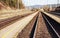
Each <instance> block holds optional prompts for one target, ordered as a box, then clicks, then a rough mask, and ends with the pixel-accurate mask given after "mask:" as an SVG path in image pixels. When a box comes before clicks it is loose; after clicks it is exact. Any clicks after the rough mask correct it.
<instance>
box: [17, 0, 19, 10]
mask: <svg viewBox="0 0 60 38" xmlns="http://www.w3.org/2000/svg"><path fill="white" fill-rule="evenodd" d="M17 8H18V9H19V0H17Z"/></svg>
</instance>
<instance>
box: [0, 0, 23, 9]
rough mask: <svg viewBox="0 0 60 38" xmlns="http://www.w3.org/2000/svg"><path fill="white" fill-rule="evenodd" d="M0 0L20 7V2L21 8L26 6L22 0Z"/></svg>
mask: <svg viewBox="0 0 60 38" xmlns="http://www.w3.org/2000/svg"><path fill="white" fill-rule="evenodd" d="M0 2H3V4H4V5H7V6H10V7H14V8H18V6H17V5H18V4H19V8H24V5H23V4H22V0H19V3H18V0H0Z"/></svg>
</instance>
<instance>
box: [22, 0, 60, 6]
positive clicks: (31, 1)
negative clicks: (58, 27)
mask: <svg viewBox="0 0 60 38" xmlns="http://www.w3.org/2000/svg"><path fill="white" fill-rule="evenodd" d="M22 1H23V3H24V5H25V6H32V5H46V4H57V0H22ZM59 1H60V0H59Z"/></svg>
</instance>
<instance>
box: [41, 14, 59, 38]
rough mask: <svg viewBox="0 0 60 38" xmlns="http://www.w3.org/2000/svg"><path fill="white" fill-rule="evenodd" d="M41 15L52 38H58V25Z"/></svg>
mask: <svg viewBox="0 0 60 38" xmlns="http://www.w3.org/2000/svg"><path fill="white" fill-rule="evenodd" d="M42 15H43V18H44V19H45V23H46V25H47V28H48V29H49V32H50V34H51V36H52V38H60V24H59V23H58V22H56V21H55V20H53V19H52V18H50V17H49V16H47V15H46V14H44V13H42Z"/></svg>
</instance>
